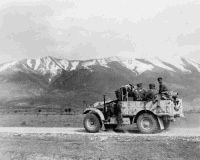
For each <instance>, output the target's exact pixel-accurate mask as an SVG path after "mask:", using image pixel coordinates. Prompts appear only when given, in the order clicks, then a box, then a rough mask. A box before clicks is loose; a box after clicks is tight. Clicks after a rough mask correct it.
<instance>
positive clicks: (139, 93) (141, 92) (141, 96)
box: [133, 83, 146, 101]
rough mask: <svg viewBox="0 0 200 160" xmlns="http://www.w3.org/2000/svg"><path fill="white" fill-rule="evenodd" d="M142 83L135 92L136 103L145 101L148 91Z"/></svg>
mask: <svg viewBox="0 0 200 160" xmlns="http://www.w3.org/2000/svg"><path fill="white" fill-rule="evenodd" d="M142 85H143V84H142V83H139V84H137V89H135V90H134V91H133V97H134V100H135V101H143V100H145V96H146V90H145V89H144V88H143V87H142Z"/></svg>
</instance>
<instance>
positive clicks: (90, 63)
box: [82, 60, 96, 69]
mask: <svg viewBox="0 0 200 160" xmlns="http://www.w3.org/2000/svg"><path fill="white" fill-rule="evenodd" d="M95 64H96V60H92V61H87V62H83V63H82V66H83V67H84V68H87V69H89V68H88V66H92V65H95Z"/></svg>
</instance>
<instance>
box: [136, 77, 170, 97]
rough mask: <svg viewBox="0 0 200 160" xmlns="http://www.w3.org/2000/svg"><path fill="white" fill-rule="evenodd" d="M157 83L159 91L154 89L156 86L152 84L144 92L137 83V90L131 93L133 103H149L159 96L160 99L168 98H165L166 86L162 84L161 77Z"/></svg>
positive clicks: (141, 86)
mask: <svg viewBox="0 0 200 160" xmlns="http://www.w3.org/2000/svg"><path fill="white" fill-rule="evenodd" d="M158 83H159V90H157V89H156V85H155V84H154V83H151V84H149V90H148V91H146V90H145V89H144V88H143V84H142V83H139V84H137V88H136V89H135V90H134V91H133V92H132V96H133V100H135V101H139V100H141V101H145V100H146V101H151V100H155V99H156V98H157V96H158V94H160V95H161V96H162V98H169V97H167V93H168V89H167V87H166V84H165V83H163V80H162V77H159V78H158Z"/></svg>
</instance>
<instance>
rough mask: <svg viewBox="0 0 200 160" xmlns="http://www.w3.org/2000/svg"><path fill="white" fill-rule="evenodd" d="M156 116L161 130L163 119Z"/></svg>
mask: <svg viewBox="0 0 200 160" xmlns="http://www.w3.org/2000/svg"><path fill="white" fill-rule="evenodd" d="M157 118H158V122H159V125H160V130H163V129H164V124H163V119H162V118H161V117H157Z"/></svg>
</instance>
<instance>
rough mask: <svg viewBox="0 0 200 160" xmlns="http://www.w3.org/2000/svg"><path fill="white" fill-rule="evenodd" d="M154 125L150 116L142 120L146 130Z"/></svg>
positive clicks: (142, 125)
mask: <svg viewBox="0 0 200 160" xmlns="http://www.w3.org/2000/svg"><path fill="white" fill-rule="evenodd" d="M152 126H153V122H152V121H151V119H149V118H144V119H143V120H142V121H141V127H142V128H143V129H145V130H149V129H151V128H152Z"/></svg>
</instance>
